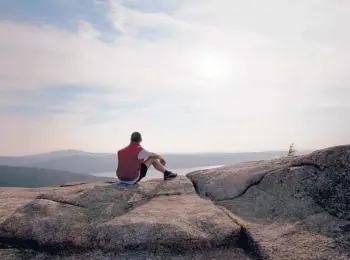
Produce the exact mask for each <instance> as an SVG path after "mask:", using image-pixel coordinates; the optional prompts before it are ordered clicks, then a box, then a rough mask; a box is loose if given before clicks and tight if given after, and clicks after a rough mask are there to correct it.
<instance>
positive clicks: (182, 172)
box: [90, 165, 225, 179]
mask: <svg viewBox="0 0 350 260" xmlns="http://www.w3.org/2000/svg"><path fill="white" fill-rule="evenodd" d="M223 166H225V165H208V166H198V167H189V168H177V169H176V168H174V169H171V170H172V171H174V172H176V173H178V174H179V175H185V174H187V173H189V172H193V171H200V170H209V169H215V168H219V167H223ZM90 175H93V176H96V177H108V178H111V177H116V175H115V172H98V173H90ZM147 177H148V178H146V179H153V178H159V173H157V171H156V170H154V169H152V168H151V169H149V172H148V176H147Z"/></svg>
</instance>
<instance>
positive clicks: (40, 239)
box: [0, 177, 244, 259]
mask: <svg viewBox="0 0 350 260" xmlns="http://www.w3.org/2000/svg"><path fill="white" fill-rule="evenodd" d="M15 190H16V189H14V188H12V191H13V192H15ZM17 192H19V193H21V192H22V193H23V192H28V194H29V196H28V201H25V202H23V201H22V202H21V203H19V204H16V205H14V206H13V207H12V208H11V209H7V213H6V215H5V217H4V218H3V219H2V222H1V223H0V237H1V240H0V242H2V243H3V245H5V244H7V245H11V246H16V247H18V246H20V247H22V248H28V249H31V250H33V249H34V250H37V251H45V252H50V253H51V254H54V255H57V254H62V253H63V252H64V253H65V254H66V255H65V257H66V258H67V259H69V258H68V257H70V256H72V254H73V255H74V254H77V252H80V253H81V254H85V258H84V259H86V258H88V257H89V256H88V255H90V256H91V257H92V258H95V259H96V258H97V255H98V254H101V252H104V253H105V254H108V252H109V254H114V255H119V256H121V255H124V257H125V258H127V256H128V255H130V254H132V253H133V254H135V251H136V252H139V253H137V254H136V256H140V254H141V255H142V254H144V253H142V252H158V253H157V254H155V255H158V256H159V254H160V255H163V256H164V255H167V254H182V253H183V254H185V255H186V254H190V253H191V252H192V254H197V255H198V254H200V252H201V251H199V250H200V249H212V250H209V251H210V252H208V254H213V255H216V253H215V252H217V253H220V251H218V250H217V248H219V247H223V246H226V245H234V244H236V242H237V241H238V240H239V239H240V236H241V227H240V226H239V225H238V224H237V223H236V222H235V221H233V219H232V218H231V216H230V215H229V214H227V212H226V211H224V210H222V209H221V208H219V207H216V206H215V205H214V203H213V202H211V201H210V200H205V199H202V198H200V197H199V196H197V194H196V193H195V190H194V188H193V185H192V183H191V182H190V180H189V179H188V178H186V177H179V178H176V179H174V180H171V181H166V182H164V181H162V180H152V181H147V182H144V183H141V184H140V185H138V186H135V187H128V186H123V185H119V184H108V183H89V184H75V185H66V186H64V187H61V188H52V190H51V191H50V190H48V189H45V190H44V191H40V192H39V191H38V190H35V189H32V190H23V191H22V189H17ZM33 192H34V194H35V192H37V194H36V195H37V196H35V197H34V196H33ZM38 193H39V194H38ZM1 194H2V200H6V199H5V198H4V196H5V195H6V194H8V195H9V194H10V193H9V192H2V193H1ZM8 200H9V201H10V198H8ZM0 205H1V204H0ZM14 207H17V208H16V209H14ZM6 208H7V206H6ZM230 250H231V249H230ZM232 250H236V249H234V248H232ZM236 251H237V250H236ZM236 251H235V252H236ZM6 252H7V253H8V254H10V253H11V254H12V255H13V254H16V252H15V251H13V250H12V251H8V249H7V251H6ZM160 252H161V253H160ZM193 252H195V253H193ZM3 254H5V252H3ZM81 254H80V255H81ZM136 256H135V255H134V258H135V257H136ZM37 257H38V256H37ZM101 257H102V256H101ZM237 257H239V253H237ZM106 259H109V258H106ZM112 259H113V258H112ZM243 259H244V258H243Z"/></svg>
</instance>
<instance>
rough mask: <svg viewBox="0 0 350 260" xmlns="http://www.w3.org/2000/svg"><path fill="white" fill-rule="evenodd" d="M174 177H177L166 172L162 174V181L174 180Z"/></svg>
mask: <svg viewBox="0 0 350 260" xmlns="http://www.w3.org/2000/svg"><path fill="white" fill-rule="evenodd" d="M175 177H177V174H176V173H173V172H170V171H166V172H165V173H164V180H170V179H174V178H175Z"/></svg>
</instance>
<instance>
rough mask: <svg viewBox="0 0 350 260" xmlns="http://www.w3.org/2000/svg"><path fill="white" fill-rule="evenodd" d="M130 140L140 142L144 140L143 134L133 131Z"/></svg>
mask: <svg viewBox="0 0 350 260" xmlns="http://www.w3.org/2000/svg"><path fill="white" fill-rule="evenodd" d="M130 141H131V142H134V143H140V142H141V141H142V137H141V134H140V133H139V132H133V133H132V134H131V137H130Z"/></svg>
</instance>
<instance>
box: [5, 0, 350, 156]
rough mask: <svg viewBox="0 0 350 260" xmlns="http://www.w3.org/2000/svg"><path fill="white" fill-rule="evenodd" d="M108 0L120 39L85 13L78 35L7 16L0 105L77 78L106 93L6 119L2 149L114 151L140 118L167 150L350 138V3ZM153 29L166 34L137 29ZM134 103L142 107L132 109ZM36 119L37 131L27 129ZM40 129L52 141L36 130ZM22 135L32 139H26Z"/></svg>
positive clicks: (157, 145) (151, 139)
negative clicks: (153, 5)
mask: <svg viewBox="0 0 350 260" xmlns="http://www.w3.org/2000/svg"><path fill="white" fill-rule="evenodd" d="M106 3H107V4H108V6H109V10H110V12H109V13H107V14H106V19H109V20H110V21H111V22H112V23H113V24H114V26H115V28H116V29H118V30H120V31H121V32H122V35H121V36H120V37H118V38H117V40H116V41H115V42H113V43H105V42H102V41H100V40H99V39H98V36H99V35H100V33H99V32H98V31H96V29H94V28H93V27H92V26H91V24H90V23H89V22H88V21H80V22H79V29H80V30H79V32H78V33H74V32H69V31H66V30H63V29H59V28H56V27H52V26H45V25H43V26H41V27H39V26H35V25H30V24H25V23H15V22H0V56H1V59H0V91H1V90H2V91H5V92H2V93H3V94H2V96H1V97H0V105H1V104H3V105H4V104H9V103H11V104H17V103H20V104H23V103H28V102H30V100H27V99H26V98H25V97H23V96H18V97H17V98H16V97H15V98H14V97H13V96H11V99H10V96H8V95H7V94H5V93H6V91H8V90H23V89H25V90H32V91H36V90H38V89H39V88H42V87H45V86H53V85H74V84H78V85H90V86H91V85H92V86H96V87H99V88H107V89H108V90H109V91H110V92H107V93H106V94H91V93H90V94H88V93H86V94H82V95H80V96H79V98H78V99H75V100H72V101H70V102H67V104H64V107H65V109H68V110H69V111H70V112H71V114H70V115H67V114H62V115H56V116H55V117H52V118H41V119H40V120H34V121H35V123H33V120H32V119H28V118H21V117H16V118H12V117H8V116H7V117H0V120H1V124H2V125H5V124H6V125H7V128H6V129H7V130H6V129H5V130H4V133H2V134H1V136H0V143H2V144H4V145H2V147H1V148H0V153H22V152H23V153H26V152H37V151H43V150H52V149H64V148H69V147H71V148H79V149H85V150H91V151H94V150H100V151H103V150H107V151H112V150H115V149H117V147H118V146H120V145H122V144H124V143H125V141H127V138H128V135H129V133H130V131H132V130H133V129H134V128H137V129H139V130H140V131H142V132H143V133H144V134H145V139H146V140H148V142H147V144H148V145H152V146H151V147H152V148H154V149H156V150H159V151H199V150H263V149H281V148H285V147H287V146H288V144H289V143H290V142H292V141H294V142H296V143H297V144H298V143H299V146H302V147H305V148H309V147H311V148H312V147H319V146H322V145H325V144H326V145H327V144H329V145H332V144H337V143H342V142H346V140H347V139H346V138H348V133H349V131H350V125H349V124H345V123H344V120H346V119H345V110H346V109H347V110H346V111H348V112H349V107H348V104H349V101H350V93H349V92H350V91H349V85H348V83H349V79H350V77H349V75H348V74H349V73H348V71H349V68H350V48H349V47H348V46H350V45H345V44H344V42H349V37H348V34H346V25H347V24H349V23H350V21H349V20H350V18H349V17H350V16H349V14H350V13H349V11H347V10H350V9H348V8H346V6H344V5H347V3H345V2H340V1H339V2H337V1H335V2H332V3H330V2H328V1H327V2H326V1H321V2H320V1H309V2H307V3H305V2H300V1H296V2H291V1H274V0H270V1H264V2H259V1H245V2H234V1H228V0H227V1H225V0H222V1H209V0H207V1H183V2H181V6H178V8H177V9H176V10H175V11H174V12H172V13H171V14H170V13H154V12H153V13H143V12H142V11H141V10H136V9H129V8H127V7H125V6H124V5H122V4H121V2H120V1H112V0H111V1H108V2H106ZM145 27H146V28H153V29H155V30H156V33H159V38H157V37H156V38H154V37H153V38H152V39H148V38H147V37H146V38H144V37H142V36H140V35H139V34H138V33H139V31H138V30H139V29H140V28H145ZM87 36H88V37H87ZM327 93H328V94H327ZM329 93H333V95H330V94H329ZM337 93H339V94H337ZM130 102H132V103H133V104H132V105H130V104H129V103H130ZM100 104H105V105H109V106H111V107H112V108H114V109H111V110H108V109H101V108H99V105H100ZM135 104H136V105H138V104H139V107H138V108H137V109H131V106H135ZM327 106H328V107H329V106H331V107H337V106H338V107H343V109H344V116H343V115H341V114H332V113H331V114H327V115H324V116H322V115H321V114H320V113H321V112H320V111H323V110H322V107H327ZM295 111H300V113H302V116H298V115H296V112H295ZM334 113H335V112H334ZM320 115H321V116H320ZM315 118H317V120H316V119H315ZM329 120H332V123H331V124H330V123H327V122H328V121H329ZM94 122H95V123H94ZM97 122H98V124H97ZM28 124H30V125H31V128H30V129H32V130H31V131H29V132H26V131H25V130H24V129H26V127H25V126H26V125H28ZM13 129H17V130H16V131H13ZM19 129H23V130H19ZM40 131H45V134H46V135H45V136H47V139H45V142H42V141H41V140H42V139H41V138H43V135H42V134H36V133H40ZM328 136H332V137H330V138H328ZM326 137H327V138H326ZM25 140H30V142H29V143H28V144H27V145H26V146H25V147H23V146H21V145H20V143H21V142H22V143H23V142H24V141H25ZM227 140H229V141H227Z"/></svg>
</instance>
